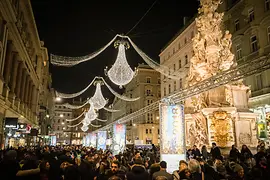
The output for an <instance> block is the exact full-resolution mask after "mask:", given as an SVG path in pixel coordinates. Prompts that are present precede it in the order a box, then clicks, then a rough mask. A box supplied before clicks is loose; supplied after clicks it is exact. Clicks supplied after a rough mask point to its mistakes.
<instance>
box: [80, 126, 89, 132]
mask: <svg viewBox="0 0 270 180" xmlns="http://www.w3.org/2000/svg"><path fill="white" fill-rule="evenodd" d="M88 129H89V128H88V126H85V125H83V126H82V127H81V130H82V131H83V132H86V131H87V130H88Z"/></svg>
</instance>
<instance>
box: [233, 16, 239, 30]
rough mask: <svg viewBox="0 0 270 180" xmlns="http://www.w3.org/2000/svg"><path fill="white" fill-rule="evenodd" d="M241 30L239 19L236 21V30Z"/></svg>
mask: <svg viewBox="0 0 270 180" xmlns="http://www.w3.org/2000/svg"><path fill="white" fill-rule="evenodd" d="M239 29H240V22H239V19H236V20H235V21H234V30H235V31H238V30H239Z"/></svg>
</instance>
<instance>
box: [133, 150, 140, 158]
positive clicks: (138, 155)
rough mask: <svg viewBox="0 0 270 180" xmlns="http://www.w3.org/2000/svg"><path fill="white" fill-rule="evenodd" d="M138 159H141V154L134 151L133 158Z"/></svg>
mask: <svg viewBox="0 0 270 180" xmlns="http://www.w3.org/2000/svg"><path fill="white" fill-rule="evenodd" d="M139 157H141V153H140V152H139V151H136V152H135V156H134V158H135V159H137V158H139Z"/></svg>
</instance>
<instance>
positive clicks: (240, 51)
mask: <svg viewBox="0 0 270 180" xmlns="http://www.w3.org/2000/svg"><path fill="white" fill-rule="evenodd" d="M241 58H242V49H241V45H240V44H238V45H236V60H239V59H241Z"/></svg>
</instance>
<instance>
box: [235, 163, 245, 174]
mask: <svg viewBox="0 0 270 180" xmlns="http://www.w3.org/2000/svg"><path fill="white" fill-rule="evenodd" d="M242 169H243V167H242V166H240V165H239V164H236V165H235V167H234V170H233V171H234V172H239V171H240V170H242Z"/></svg>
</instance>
